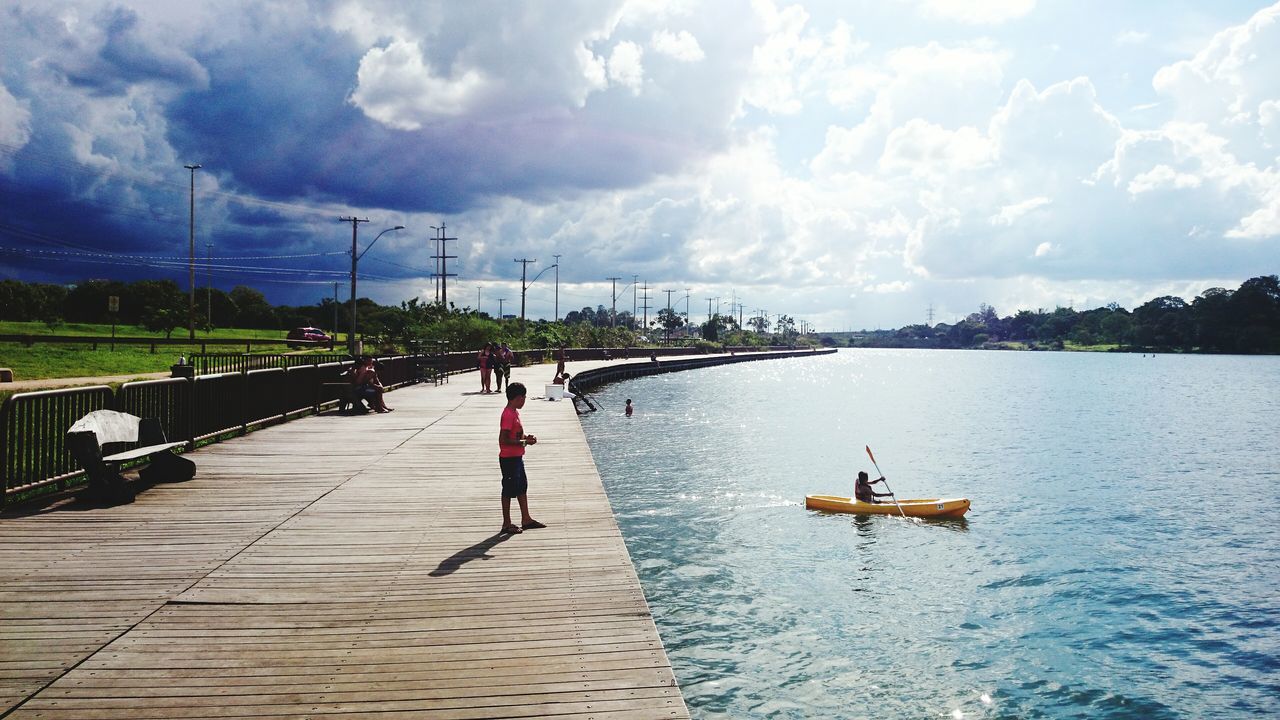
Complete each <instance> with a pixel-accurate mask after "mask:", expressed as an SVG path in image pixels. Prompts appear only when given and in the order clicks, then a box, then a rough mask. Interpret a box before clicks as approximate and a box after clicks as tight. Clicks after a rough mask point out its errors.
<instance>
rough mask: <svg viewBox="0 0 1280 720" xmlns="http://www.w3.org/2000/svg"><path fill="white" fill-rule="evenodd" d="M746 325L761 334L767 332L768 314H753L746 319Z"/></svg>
mask: <svg viewBox="0 0 1280 720" xmlns="http://www.w3.org/2000/svg"><path fill="white" fill-rule="evenodd" d="M747 327H749V328H751V329H752V330H754V331H756V332H757V333H760V334H762V335H763V334H764V333H767V332H769V316H768V315H755V316H753V317H752V318H751V319H750V320H747Z"/></svg>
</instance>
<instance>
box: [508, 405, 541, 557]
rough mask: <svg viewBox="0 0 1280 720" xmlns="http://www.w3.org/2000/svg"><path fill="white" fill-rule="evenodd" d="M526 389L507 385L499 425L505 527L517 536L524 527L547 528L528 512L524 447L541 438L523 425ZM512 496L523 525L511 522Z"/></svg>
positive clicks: (527, 483)
mask: <svg viewBox="0 0 1280 720" xmlns="http://www.w3.org/2000/svg"><path fill="white" fill-rule="evenodd" d="M526 394H527V391H526V390H525V388H524V383H518V382H517V383H508V384H507V406H506V407H505V408H503V410H502V420H501V423H500V424H499V427H498V465H499V466H500V467H501V468H502V530H500V531H499V532H502V533H509V534H512V535H515V534H517V533H522V532H524V531H525V530H533V529H536V528H544V527H546V525H543V524H542V523H540V522H538V521H537V520H534V519H533V517H532V516H530V515H529V499H528V498H527V497H526V493H527V492H528V490H529V479H528V478H527V477H525V474H524V448H525V446H526V445H536V444H537V442H538V438H536V437H534V436H532V435H526V434H525V433H524V426H523V425H521V424H520V408H522V407H524V401H525V395H526ZM511 498H515V499H516V500H517V501H518V502H519V503H520V524H519V525H516V524H515V523H513V522H511Z"/></svg>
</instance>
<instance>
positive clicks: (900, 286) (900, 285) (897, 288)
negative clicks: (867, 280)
mask: <svg viewBox="0 0 1280 720" xmlns="http://www.w3.org/2000/svg"><path fill="white" fill-rule="evenodd" d="M910 289H911V281H910V280H894V281H893V282H885V283H879V284H876V285H867V286H866V287H864V288H862V291H863V292H869V293H900V292H906V291H908V290H910Z"/></svg>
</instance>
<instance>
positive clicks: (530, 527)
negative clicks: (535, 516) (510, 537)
mask: <svg viewBox="0 0 1280 720" xmlns="http://www.w3.org/2000/svg"><path fill="white" fill-rule="evenodd" d="M544 527H546V525H543V524H542V523H540V522H538V521H537V520H531V521H529V522H527V523H525V524H523V525H521V526H520V528H521V529H522V530H537V529H538V528H544Z"/></svg>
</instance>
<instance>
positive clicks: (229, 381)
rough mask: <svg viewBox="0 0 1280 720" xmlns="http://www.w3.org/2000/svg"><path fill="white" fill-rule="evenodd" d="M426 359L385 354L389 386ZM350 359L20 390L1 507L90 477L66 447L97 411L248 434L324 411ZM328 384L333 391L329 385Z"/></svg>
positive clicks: (1, 437)
mask: <svg viewBox="0 0 1280 720" xmlns="http://www.w3.org/2000/svg"><path fill="white" fill-rule="evenodd" d="M418 361H419V359H418V358H416V357H413V356H405V355H400V356H393V357H384V358H378V359H377V364H378V375H379V377H380V379H381V380H382V383H383V385H386V386H387V387H397V386H400V385H404V384H407V383H410V382H413V381H414V380H415V379H416V378H417V376H418V372H417V368H418ZM350 364H351V363H350V362H329V363H323V364H320V365H300V366H297V367H288V368H284V367H274V368H268V369H262V370H249V371H247V372H231V373H219V374H214V375H200V376H197V377H194V378H169V379H164V380H147V381H142V382H131V383H125V384H124V385H122V386H120V388H119V389H118V390H112V389H111V388H110V387H107V386H105V385H95V386H92V387H81V388H69V389H66V390H44V391H40V392H30V393H18V394H15V395H11V396H10V397H8V398H6V399H5V401H4V404H3V405H0V480H2V481H3V488H4V494H3V497H0V507H4V506H6V505H9V504H11V503H13V502H17V501H21V500H25V499H28V498H30V497H34V496H38V495H43V494H47V493H51V492H57V491H60V490H64V489H66V488H69V487H72V486H74V485H78V484H80V483H82V482H83V481H84V480H83V471H82V469H81V468H80V466H79V465H78V464H77V463H76V461H75V460H74V459H73V458H72V457H71V454H70V453H69V452H68V451H67V448H66V444H65V443H66V432H67V429H68V428H70V427H71V425H72V424H73V423H75V421H76V420H78V419H79V418H81V417H82V416H84V415H85V414H86V413H89V412H91V411H93V410H119V411H121V412H127V413H129V414H131V415H137V416H139V417H154V418H158V419H159V420H160V425H161V427H162V428H164V432H165V436H166V437H167V438H168V439H169V440H171V441H185V442H186V443H187V445H188V448H194V447H195V445H196V444H197V443H204V442H216V441H217V440H219V439H222V438H224V437H227V436H234V435H240V434H244V433H246V432H248V431H249V430H250V429H252V428H253V427H255V426H261V425H264V424H267V423H275V422H283V421H285V420H288V419H290V418H292V417H297V416H300V415H304V414H309V413H313V412H318V411H319V410H320V409H321V408H322V407H324V406H326V405H328V404H330V403H333V402H336V401H337V393H336V389H335V388H332V387H330V388H326V387H325V383H336V382H341V378H342V374H343V373H344V372H345V370H346V369H347V367H349V366H350ZM326 390H328V391H329V392H327V393H326V392H325V391H326Z"/></svg>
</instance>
